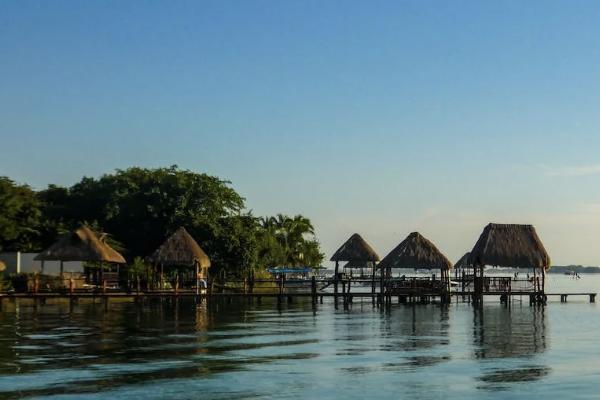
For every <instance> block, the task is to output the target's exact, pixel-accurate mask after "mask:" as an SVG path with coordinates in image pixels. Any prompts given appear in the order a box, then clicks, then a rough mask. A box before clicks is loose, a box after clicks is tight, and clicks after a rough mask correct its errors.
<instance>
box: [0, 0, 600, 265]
mask: <svg viewBox="0 0 600 400" xmlns="http://www.w3.org/2000/svg"><path fill="white" fill-rule="evenodd" d="M599 22H600V3H599V2H597V1H577V0H575V1H566V0H565V1H558V2H556V1H550V0H545V1H526V2H525V1H497V2H492V1H488V2H482V1H452V2H448V1H427V2H424V1H377V0H375V1H333V0H331V1H322V0H319V1H310V0H302V1H274V0H273V1H254V0H244V1H225V2H224V1H214V2H212V1H177V2H171V1H144V2H123V1H109V0H106V1H84V2H82V1H60V0H56V1H52V2H49V1H28V0H18V1H12V0H4V1H2V2H0V175H6V176H9V177H11V178H12V179H13V180H16V181H18V182H22V183H28V184H30V185H31V186H33V187H34V188H37V189H41V188H44V187H45V186H46V185H47V184H49V183H55V184H62V185H71V184H73V183H75V182H77V181H78V180H79V179H81V177H82V176H84V175H85V176H100V175H102V174H103V173H108V172H111V171H114V169H116V168H127V167H129V166H144V167H159V166H169V165H172V164H177V165H179V166H180V167H182V168H185V169H190V170H194V171H197V172H205V173H208V174H211V175H216V176H219V177H221V178H223V179H228V180H230V181H231V182H232V186H233V187H234V188H235V189H236V190H237V191H238V192H239V193H240V194H242V195H243V196H244V197H245V198H246V204H247V206H248V208H249V209H251V210H252V211H253V213H254V214H256V215H271V214H275V213H287V214H303V215H306V216H307V217H309V218H310V219H311V220H312V221H313V222H314V225H315V227H316V230H317V236H318V239H319V240H320V242H321V244H322V247H323V250H324V252H325V253H326V255H327V259H329V257H330V256H331V254H332V253H333V252H334V251H335V250H336V248H337V247H338V246H339V245H341V243H342V242H343V241H345V240H346V239H347V238H348V237H349V236H350V235H351V234H352V233H354V232H359V233H360V234H361V235H362V236H363V237H364V238H365V239H366V240H367V241H368V242H370V243H371V244H372V245H373V247H374V248H375V249H376V251H377V252H378V253H379V254H380V255H381V256H384V255H385V254H387V253H388V252H389V251H390V250H391V249H392V248H393V247H394V246H395V245H396V244H397V243H399V242H400V241H401V240H402V239H404V237H405V236H406V235H408V234H409V233H410V232H412V231H420V232H421V233H422V234H423V235H425V236H426V237H428V238H429V239H431V240H432V241H433V242H434V243H435V244H436V245H437V246H438V248H439V249H440V250H442V252H444V253H445V254H446V255H447V256H448V258H449V259H451V260H452V261H456V260H457V259H458V258H460V256H462V254H464V252H466V251H468V250H470V249H471V248H472V247H473V245H474V243H475V241H476V240H477V238H478V237H479V234H480V233H481V231H482V229H483V227H484V226H485V225H486V224H487V223H489V222H498V223H527V224H534V225H535V226H536V228H537V230H538V234H539V236H540V237H541V239H542V241H543V242H544V243H545V245H546V248H547V250H548V252H549V254H550V256H551V257H552V260H553V262H554V264H557V265H558V264H583V265H600V151H599V150H600V40H599V38H600V23H599Z"/></svg>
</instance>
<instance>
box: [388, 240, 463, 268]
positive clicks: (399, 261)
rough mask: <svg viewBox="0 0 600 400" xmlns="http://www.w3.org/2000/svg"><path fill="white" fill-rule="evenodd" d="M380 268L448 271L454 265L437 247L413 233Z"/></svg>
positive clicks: (392, 252)
mask: <svg viewBox="0 0 600 400" xmlns="http://www.w3.org/2000/svg"><path fill="white" fill-rule="evenodd" d="M379 268H382V269H390V268H423V269H440V270H448V269H450V268H452V263H451V262H450V261H449V260H448V259H447V258H446V256H445V255H443V254H442V253H441V252H440V251H439V250H438V248H437V247H435V245H434V244H433V243H432V242H431V241H429V240H428V239H426V238H425V237H424V236H422V235H421V234H420V233H419V232H413V233H411V234H410V235H408V236H407V237H406V239H404V240H403V241H402V242H401V243H400V244H399V245H398V246H396V247H395V248H394V249H393V250H392V251H390V253H389V254H388V255H387V256H385V257H384V258H383V260H381V262H380V263H379Z"/></svg>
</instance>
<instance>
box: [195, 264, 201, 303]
mask: <svg viewBox="0 0 600 400" xmlns="http://www.w3.org/2000/svg"><path fill="white" fill-rule="evenodd" d="M194 266H195V267H196V268H195V270H196V297H198V295H200V279H199V278H198V275H199V274H200V269H199V268H198V267H199V266H198V261H195V262H194Z"/></svg>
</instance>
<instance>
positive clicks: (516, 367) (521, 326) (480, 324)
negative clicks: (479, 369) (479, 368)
mask: <svg viewBox="0 0 600 400" xmlns="http://www.w3.org/2000/svg"><path fill="white" fill-rule="evenodd" d="M473 341H474V347H475V350H474V355H475V358H476V359H480V360H485V359H497V358H503V359H507V360H506V362H503V366H504V367H503V368H495V367H493V366H496V365H497V363H493V364H490V365H491V366H492V367H493V368H491V369H488V370H486V371H485V372H484V374H483V375H482V376H481V377H480V378H479V379H480V380H481V381H482V382H483V383H484V385H483V386H482V388H483V389H492V390H498V389H503V387H502V384H503V383H516V382H528V381H534V380H538V379H541V378H543V377H544V376H546V375H547V374H548V373H549V372H550V367H548V366H545V365H539V363H535V362H532V361H533V358H534V357H535V356H536V355H537V354H540V353H543V352H544V351H545V350H546V347H547V346H546V316H545V314H544V307H523V308H507V307H498V306H494V307H486V308H480V309H477V308H476V309H475V312H474V318H473ZM507 364H508V365H507ZM482 365H483V366H484V367H485V365H486V364H482Z"/></svg>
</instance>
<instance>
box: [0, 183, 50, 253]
mask: <svg viewBox="0 0 600 400" xmlns="http://www.w3.org/2000/svg"><path fill="white" fill-rule="evenodd" d="M40 219H41V210H40V202H39V200H38V198H37V196H36V193H35V192H34V191H33V190H32V189H31V188H30V187H29V186H27V185H19V184H16V183H15V182H13V181H12V180H11V179H9V178H7V177H0V250H4V251H32V250H37V249H38V247H39V238H40V230H39V229H40Z"/></svg>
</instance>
